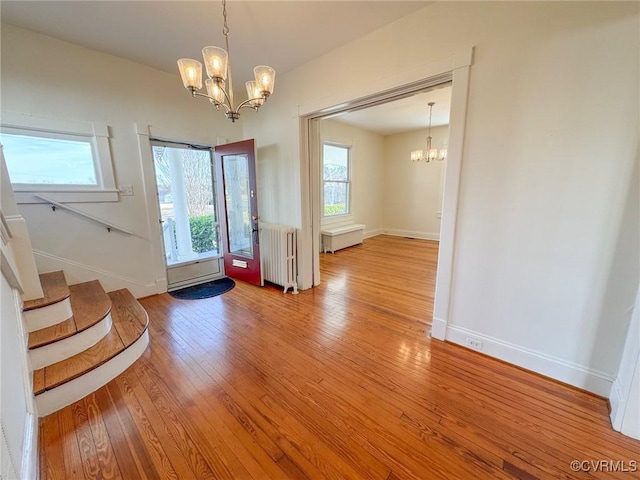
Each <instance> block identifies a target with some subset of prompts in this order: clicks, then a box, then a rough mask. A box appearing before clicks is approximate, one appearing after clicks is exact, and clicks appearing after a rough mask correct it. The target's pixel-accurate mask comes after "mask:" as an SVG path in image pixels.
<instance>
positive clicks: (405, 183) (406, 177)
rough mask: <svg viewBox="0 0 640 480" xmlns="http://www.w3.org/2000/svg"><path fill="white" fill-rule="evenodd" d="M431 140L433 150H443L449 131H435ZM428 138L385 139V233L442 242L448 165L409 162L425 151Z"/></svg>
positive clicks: (401, 135)
mask: <svg viewBox="0 0 640 480" xmlns="http://www.w3.org/2000/svg"><path fill="white" fill-rule="evenodd" d="M431 136H432V138H433V140H432V146H433V148H440V147H442V146H443V145H444V144H446V143H447V140H448V138H449V127H448V126H443V127H432V128H431ZM426 138H427V129H424V130H415V131H412V132H406V133H398V134H395V135H388V136H386V137H385V146H384V151H385V170H384V178H385V189H384V198H385V202H384V228H385V233H389V234H391V235H400V236H407V237H415V238H426V239H429V240H439V239H440V213H441V212H442V175H444V169H445V164H444V162H440V161H432V162H429V163H426V162H412V161H411V160H410V155H411V151H413V150H418V149H423V150H424V145H425V141H426Z"/></svg>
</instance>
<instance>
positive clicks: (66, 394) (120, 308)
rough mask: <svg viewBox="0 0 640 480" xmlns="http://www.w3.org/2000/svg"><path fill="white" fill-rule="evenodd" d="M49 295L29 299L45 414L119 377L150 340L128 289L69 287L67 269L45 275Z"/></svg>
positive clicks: (37, 389)
mask: <svg viewBox="0 0 640 480" xmlns="http://www.w3.org/2000/svg"><path fill="white" fill-rule="evenodd" d="M40 283H41V284H42V289H43V292H44V296H43V297H42V298H39V299H36V300H30V301H26V302H24V305H23V312H24V319H25V322H26V326H27V331H28V332H29V341H28V346H29V356H30V358H31V365H32V368H33V369H34V372H33V392H34V395H35V399H36V404H37V406H38V414H39V416H41V417H44V416H46V415H49V414H51V413H53V412H55V411H57V410H60V409H61V408H63V407H65V406H66V405H69V404H71V403H73V402H75V401H77V400H79V399H81V398H83V397H85V396H86V395H88V394H90V393H91V392H93V391H95V390H97V389H98V388H100V387H101V386H103V385H105V384H106V383H107V382H109V381H110V380H112V379H113V378H115V377H116V376H118V375H119V374H120V373H122V372H123V371H124V370H126V369H127V368H128V367H129V366H131V365H132V364H133V362H135V361H136V360H137V359H138V358H139V357H140V355H142V353H143V352H144V350H145V349H146V347H147V345H148V344H149V335H148V331H147V327H148V324H149V318H148V316H147V312H146V311H145V310H144V308H143V307H142V305H140V304H139V303H138V302H137V301H136V299H135V298H134V297H133V295H132V294H131V293H130V292H129V291H128V290H127V289H122V290H116V291H114V292H109V293H106V292H105V291H104V289H103V288H102V286H101V285H100V282H98V281H97V280H96V281H92V282H85V283H80V284H77V285H70V286H69V285H68V284H67V282H66V279H65V277H64V273H63V272H61V271H60V272H52V273H45V274H41V275H40Z"/></svg>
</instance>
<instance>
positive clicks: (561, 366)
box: [434, 319, 614, 398]
mask: <svg viewBox="0 0 640 480" xmlns="http://www.w3.org/2000/svg"><path fill="white" fill-rule="evenodd" d="M435 327H436V321H435V319H434V329H435ZM446 330H447V331H446V340H448V341H450V342H452V343H456V344H458V345H462V346H463V347H466V348H470V347H467V338H469V337H471V338H473V339H475V340H479V341H481V342H482V350H479V351H480V353H483V354H486V355H489V356H491V357H495V358H498V359H500V360H503V361H505V362H508V363H511V364H513V365H517V366H519V367H522V368H524V369H526V370H531V371H533V372H536V373H539V374H541V375H544V376H545V377H550V378H553V379H554V380H558V381H560V382H563V383H567V384H569V385H573V386H574V387H578V388H581V389H584V390H587V391H589V392H592V393H595V394H596V395H600V396H602V397H605V398H608V397H609V394H610V393H611V389H612V386H613V383H614V378H613V377H611V376H610V375H607V374H605V373H602V372H598V371H596V370H593V369H590V368H586V367H584V366H581V365H578V364H575V363H572V362H568V361H566V360H563V359H561V358H557V357H553V356H551V355H547V354H544V353H541V352H537V351H535V350H530V349H528V348H525V347H522V346H519V345H515V344H512V343H509V342H505V341H503V340H499V339H497V338H493V337H489V336H487V335H482V334H479V333H477V332H474V331H472V330H468V329H466V328H463V327H457V326H448V327H447V329H446ZM470 349H471V348H470ZM471 350H473V349H471Z"/></svg>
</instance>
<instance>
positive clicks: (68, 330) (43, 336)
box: [29, 317, 76, 349]
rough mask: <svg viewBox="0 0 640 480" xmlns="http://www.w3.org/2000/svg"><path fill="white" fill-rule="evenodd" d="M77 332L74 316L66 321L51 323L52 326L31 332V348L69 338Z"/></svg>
mask: <svg viewBox="0 0 640 480" xmlns="http://www.w3.org/2000/svg"><path fill="white" fill-rule="evenodd" d="M75 333H76V322H75V321H74V320H73V317H71V318H69V319H67V320H65V321H64V322H61V323H57V324H55V325H51V326H50V327H47V328H43V329H41V330H36V331H35V332H31V333H30V334H29V348H30V349H31V348H38V347H42V346H44V345H49V344H51V343H54V342H57V341H58V340H63V339H65V338H69V337H70V336H72V335H73V334H75Z"/></svg>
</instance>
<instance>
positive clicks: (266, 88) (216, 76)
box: [178, 0, 276, 122]
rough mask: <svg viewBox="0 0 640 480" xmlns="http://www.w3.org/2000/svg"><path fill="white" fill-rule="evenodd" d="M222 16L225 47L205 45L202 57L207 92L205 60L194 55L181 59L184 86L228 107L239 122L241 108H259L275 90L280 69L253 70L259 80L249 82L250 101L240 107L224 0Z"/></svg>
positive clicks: (228, 115)
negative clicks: (234, 81) (234, 101)
mask: <svg viewBox="0 0 640 480" xmlns="http://www.w3.org/2000/svg"><path fill="white" fill-rule="evenodd" d="M222 17H223V28H222V34H223V35H224V42H225V47H226V50H225V49H224V48H220V47H204V48H203V49H202V57H203V59H204V65H205V68H206V71H207V77H208V78H207V79H206V80H205V81H204V83H205V86H206V88H207V93H206V94H204V93H200V92H199V91H198V90H200V89H201V88H202V63H200V62H199V61H198V60H193V59H192V58H181V59H180V60H178V69H179V70H180V77H182V83H183V84H184V87H185V88H186V89H187V90H189V91H190V92H191V95H192V96H194V97H196V96H198V97H205V98H208V99H209V101H210V102H211V103H212V104H213V105H214V106H215V107H216V109H217V110H220V107H222V108H224V112H225V115H226V117H227V118H228V119H229V120H231V121H232V122H235V121H236V120H237V119H238V118H239V117H240V113H239V112H240V109H241V108H253V109H254V110H256V111H257V110H258V109H259V108H260V107H261V106H262V104H263V103H264V102H265V101H266V100H267V98H268V97H269V95H271V94H272V93H273V86H274V83H275V80H276V71H275V70H274V69H273V68H271V67H268V66H266V65H259V66H257V67H255V68H254V69H253V73H254V75H255V80H252V81H249V82H247V83H246V84H245V85H246V88H247V97H248V98H247V100H245V101H244V102H242V103H240V105H238V106H237V107H235V106H234V103H233V81H232V79H231V62H230V61H229V27H228V26H227V2H226V0H222ZM227 77H228V78H229V83H228V85H229V91H228V92H227V89H226V81H227Z"/></svg>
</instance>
